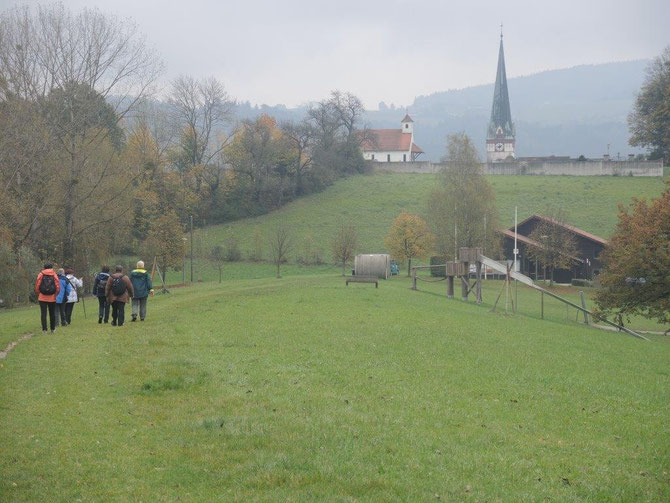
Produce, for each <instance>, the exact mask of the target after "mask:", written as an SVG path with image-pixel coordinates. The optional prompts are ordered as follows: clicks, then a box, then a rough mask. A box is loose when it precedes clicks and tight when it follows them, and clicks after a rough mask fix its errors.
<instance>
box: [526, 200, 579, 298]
mask: <svg viewBox="0 0 670 503" xmlns="http://www.w3.org/2000/svg"><path fill="white" fill-rule="evenodd" d="M546 213H547V215H546V218H543V219H542V220H541V221H540V223H539V224H538V225H537V227H535V229H534V230H533V231H532V232H531V233H530V236H529V237H530V238H531V239H532V240H534V241H536V242H537V243H539V244H540V246H539V247H533V246H529V247H528V256H529V257H530V258H531V260H533V261H535V262H538V263H540V264H542V265H543V266H544V267H548V268H549V271H550V276H549V286H553V285H554V269H559V268H561V267H570V266H571V265H572V264H573V262H574V258H575V257H576V256H577V254H578V251H577V242H576V240H575V237H574V234H573V233H572V232H571V231H570V230H569V229H568V228H567V226H566V215H565V211H563V209H562V208H560V207H559V208H555V209H552V208H548V209H547V211H546Z"/></svg>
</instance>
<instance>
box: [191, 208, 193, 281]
mask: <svg viewBox="0 0 670 503" xmlns="http://www.w3.org/2000/svg"><path fill="white" fill-rule="evenodd" d="M191 283H193V215H191Z"/></svg>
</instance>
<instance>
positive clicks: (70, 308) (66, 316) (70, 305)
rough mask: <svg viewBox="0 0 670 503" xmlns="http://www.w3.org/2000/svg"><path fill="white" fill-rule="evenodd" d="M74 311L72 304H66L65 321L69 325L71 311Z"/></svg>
mask: <svg viewBox="0 0 670 503" xmlns="http://www.w3.org/2000/svg"><path fill="white" fill-rule="evenodd" d="M73 309H74V302H68V303H67V304H65V321H67V324H68V325H69V324H70V323H72V310H73Z"/></svg>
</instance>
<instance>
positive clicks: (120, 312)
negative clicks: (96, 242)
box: [105, 265, 133, 327]
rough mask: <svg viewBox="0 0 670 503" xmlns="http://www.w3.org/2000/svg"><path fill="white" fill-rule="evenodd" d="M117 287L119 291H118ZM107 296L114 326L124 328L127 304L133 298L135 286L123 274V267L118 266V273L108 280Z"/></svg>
mask: <svg viewBox="0 0 670 503" xmlns="http://www.w3.org/2000/svg"><path fill="white" fill-rule="evenodd" d="M117 280H118V281H117ZM117 285H118V290H117V289H116V286H117ZM105 294H106V295H107V302H109V303H110V304H111V306H112V326H113V327H116V326H119V327H122V326H123V322H124V319H125V309H126V303H127V302H128V301H129V300H130V299H131V297H132V296H133V284H132V283H131V282H130V279H128V276H126V275H125V274H123V267H122V266H120V265H117V266H116V272H115V273H114V274H112V275H111V276H110V277H109V279H108V280H107V285H106V286H105Z"/></svg>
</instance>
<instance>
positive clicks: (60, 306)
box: [56, 269, 72, 327]
mask: <svg viewBox="0 0 670 503" xmlns="http://www.w3.org/2000/svg"><path fill="white" fill-rule="evenodd" d="M57 274H58V280H59V281H60V292H58V296H57V297H56V325H59V322H60V325H61V326H63V327H65V326H67V316H66V315H65V304H66V303H67V297H68V295H70V289H71V288H72V285H71V284H70V280H69V279H67V276H65V270H64V269H58V271H57Z"/></svg>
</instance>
